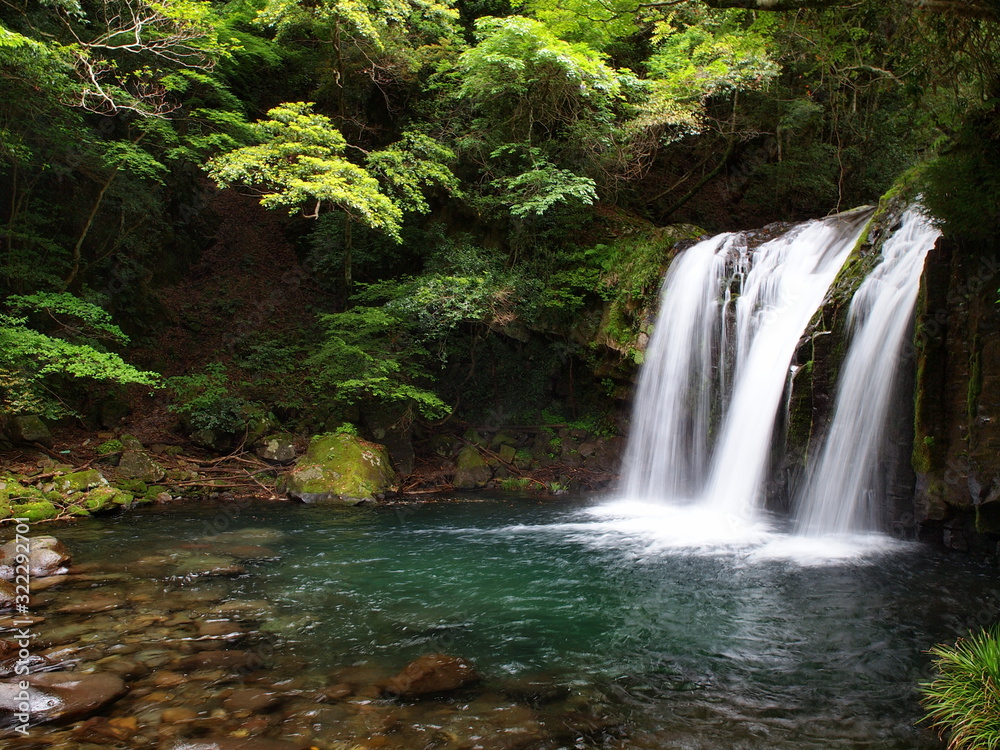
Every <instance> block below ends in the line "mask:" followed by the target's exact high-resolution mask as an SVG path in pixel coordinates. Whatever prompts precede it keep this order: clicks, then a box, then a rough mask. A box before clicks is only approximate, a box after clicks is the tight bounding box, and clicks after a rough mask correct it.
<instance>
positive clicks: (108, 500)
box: [76, 487, 135, 513]
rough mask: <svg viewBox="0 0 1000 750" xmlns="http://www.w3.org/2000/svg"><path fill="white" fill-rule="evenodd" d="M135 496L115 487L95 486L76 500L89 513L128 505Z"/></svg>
mask: <svg viewBox="0 0 1000 750" xmlns="http://www.w3.org/2000/svg"><path fill="white" fill-rule="evenodd" d="M134 500H135V498H134V497H133V495H132V494H131V493H128V492H125V491H124V490H120V489H118V488H117V487H95V488H94V489H92V490H90V492H88V493H87V494H86V495H84V496H83V497H82V498H81V499H80V500H77V501H76V502H78V503H79V504H80V506H81V507H82V508H83V509H84V510H86V511H87V512H89V513H97V512H99V511H102V510H107V509H111V508H118V507H121V506H123V505H130V504H131V503H132V502H133V501H134Z"/></svg>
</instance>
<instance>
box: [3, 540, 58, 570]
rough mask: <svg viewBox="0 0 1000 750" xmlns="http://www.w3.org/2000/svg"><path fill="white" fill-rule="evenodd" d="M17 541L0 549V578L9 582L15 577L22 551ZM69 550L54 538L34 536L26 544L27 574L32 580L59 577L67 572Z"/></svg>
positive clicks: (8, 543)
mask: <svg viewBox="0 0 1000 750" xmlns="http://www.w3.org/2000/svg"><path fill="white" fill-rule="evenodd" d="M19 547H23V545H19V544H18V543H17V541H12V542H7V544H5V545H4V546H3V547H0V578H3V579H6V580H8V581H11V580H13V579H14V576H15V570H14V569H15V568H16V567H17V556H18V554H20V553H21V552H23V549H18V548H19ZM69 563H70V555H69V550H68V549H66V546H65V545H64V544H63V543H62V542H60V541H59V540H58V539H56V538H55V537H54V536H36V537H34V538H32V539H30V540H29V542H28V572H29V573H30V574H31V576H32V577H33V578H45V577H46V576H53V575H61V574H63V573H65V572H66V571H67V570H68V566H69Z"/></svg>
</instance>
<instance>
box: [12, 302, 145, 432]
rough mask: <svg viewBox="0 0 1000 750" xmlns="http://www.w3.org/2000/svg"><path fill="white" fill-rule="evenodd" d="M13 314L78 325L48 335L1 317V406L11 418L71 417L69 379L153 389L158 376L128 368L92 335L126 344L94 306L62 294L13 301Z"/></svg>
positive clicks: (16, 319)
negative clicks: (65, 320) (36, 314)
mask: <svg viewBox="0 0 1000 750" xmlns="http://www.w3.org/2000/svg"><path fill="white" fill-rule="evenodd" d="M11 307H12V308H13V309H15V310H22V311H35V312H39V311H41V312H46V313H49V314H51V315H53V317H54V315H55V314H60V315H63V316H65V317H66V318H71V319H73V320H75V321H76V322H78V323H79V325H78V326H77V325H72V324H70V323H62V324H60V326H59V328H58V330H56V331H53V332H52V334H51V335H50V334H48V333H43V332H41V331H39V330H36V329H35V328H32V327H30V326H29V323H28V319H27V318H25V317H16V316H14V315H10V314H0V408H2V409H3V410H4V411H6V412H9V413H13V414H19V413H23V414H41V415H42V416H47V417H58V416H61V415H64V414H71V413H73V409H72V408H71V407H70V406H69V405H68V404H67V403H66V402H65V400H64V398H63V393H64V392H65V391H66V389H67V387H68V382H69V381H73V380H91V381H102V382H108V383H117V384H122V385H124V384H130V383H131V384H139V385H147V386H156V385H157V384H158V382H159V376H157V375H156V373H152V372H143V371H140V370H138V369H136V368H135V367H133V366H132V365H129V364H127V363H126V362H125V361H124V360H122V358H121V357H120V356H118V355H117V354H115V353H113V352H109V351H106V350H105V349H104V348H103V347H102V346H101V344H100V343H99V342H98V341H97V340H96V339H95V338H94V336H95V334H96V335H100V336H102V337H104V338H108V337H110V338H113V339H115V340H117V341H118V342H119V343H125V342H127V339H126V338H125V336H124V334H122V333H121V331H120V330H119V329H118V328H117V327H116V326H114V325H112V324H111V323H110V319H109V318H108V316H107V314H106V313H105V312H104V311H103V310H101V309H100V308H97V307H96V306H95V305H91V304H89V303H86V302H83V301H82V300H79V299H76V298H73V297H72V296H71V295H67V294H37V295H29V296H22V297H17V298H15V299H14V301H13V303H12V304H11Z"/></svg>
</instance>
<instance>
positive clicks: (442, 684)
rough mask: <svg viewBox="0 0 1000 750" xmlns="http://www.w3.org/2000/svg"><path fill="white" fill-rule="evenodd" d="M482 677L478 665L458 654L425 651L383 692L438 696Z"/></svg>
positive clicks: (402, 696) (477, 680) (402, 694)
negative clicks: (476, 666) (476, 668)
mask: <svg viewBox="0 0 1000 750" xmlns="http://www.w3.org/2000/svg"><path fill="white" fill-rule="evenodd" d="M481 679H482V677H480V675H479V673H478V672H476V670H475V668H474V667H473V666H472V664H470V663H469V662H467V661H466V660H465V659H462V658H460V657H457V656H448V655H447V654H425V655H424V656H421V657H420V658H419V659H414V660H413V661H411V662H410V663H409V664H407V665H406V667H405V668H404V669H403V671H402V672H400V673H399V674H397V675H396V676H395V677H393V678H392V679H390V680H389V681H388V682H387V683H385V685H383V687H382V693H383V694H384V695H387V696H397V697H400V698H416V697H420V696H424V695H436V694H439V693H447V692H450V691H452V690H458V689H460V688H463V687H468V686H469V685H474V684H476V683H477V682H479V681H480V680H481Z"/></svg>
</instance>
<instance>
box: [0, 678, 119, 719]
mask: <svg viewBox="0 0 1000 750" xmlns="http://www.w3.org/2000/svg"><path fill="white" fill-rule="evenodd" d="M20 679H21V680H24V681H26V682H27V683H28V688H27V690H26V691H23V692H22V690H21V688H20V686H19V684H18V681H15V680H11V681H6V682H0V723H3V724H8V723H10V722H11V721H12V720H13V718H14V715H15V714H18V713H21V710H20V707H21V705H22V704H23V703H27V704H28V709H29V710H28V713H30V714H31V723H32V724H43V723H51V722H68V721H73V720H75V719H79V718H82V717H84V716H87V715H89V714H92V713H94V712H95V711H98V710H100V709H101V708H103V707H104V706H106V705H108V704H109V703H111V702H112V701H115V700H117V699H118V698H120V697H121V696H122V695H124V694H125V683H124V682H122V679H121V678H120V677H118V676H117V675H113V674H108V673H107V672H92V673H90V674H82V675H77V674H73V673H69V672H48V673H44V674H33V675H29V676H28V677H24V678H20Z"/></svg>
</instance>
